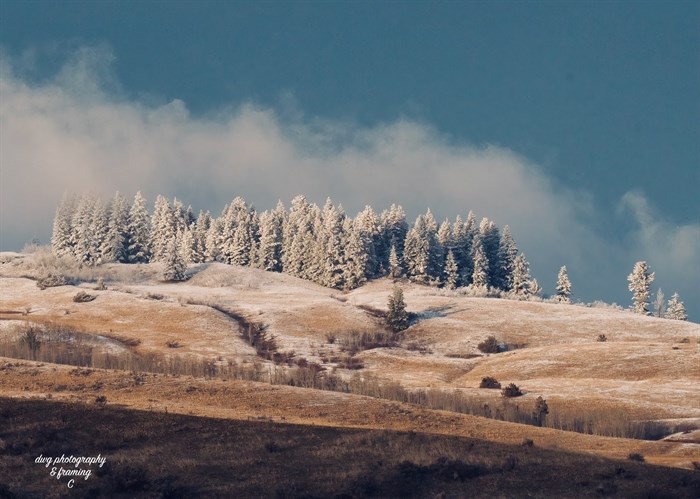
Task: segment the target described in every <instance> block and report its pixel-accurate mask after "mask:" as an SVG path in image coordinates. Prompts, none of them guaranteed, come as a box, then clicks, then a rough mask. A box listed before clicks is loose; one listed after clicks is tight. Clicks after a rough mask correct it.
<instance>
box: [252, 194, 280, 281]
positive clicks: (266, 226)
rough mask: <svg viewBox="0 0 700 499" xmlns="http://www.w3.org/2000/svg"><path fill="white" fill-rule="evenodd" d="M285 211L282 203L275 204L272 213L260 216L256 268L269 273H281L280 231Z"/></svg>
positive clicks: (264, 213)
mask: <svg viewBox="0 0 700 499" xmlns="http://www.w3.org/2000/svg"><path fill="white" fill-rule="evenodd" d="M284 218H285V209H284V205H282V202H281V201H280V202H278V203H277V208H275V210H274V211H269V212H268V211H266V212H263V213H262V214H261V215H260V248H259V251H258V266H259V267H260V268H261V269H263V270H267V271H270V272H281V271H282V229H283V227H284Z"/></svg>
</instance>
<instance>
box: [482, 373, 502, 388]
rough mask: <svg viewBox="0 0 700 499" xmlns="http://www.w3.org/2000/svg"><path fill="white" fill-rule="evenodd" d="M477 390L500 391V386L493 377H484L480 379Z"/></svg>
mask: <svg viewBox="0 0 700 499" xmlns="http://www.w3.org/2000/svg"><path fill="white" fill-rule="evenodd" d="M479 388H492V389H497V390H500V388H501V384H500V383H499V382H498V380H497V379H496V378H494V377H493V376H486V377H485V378H482V379H481V383H480V384H479Z"/></svg>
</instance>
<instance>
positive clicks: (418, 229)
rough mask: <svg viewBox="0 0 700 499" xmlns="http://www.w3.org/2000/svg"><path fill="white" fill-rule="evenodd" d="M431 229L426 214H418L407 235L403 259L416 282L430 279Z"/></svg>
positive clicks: (425, 281)
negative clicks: (426, 220) (427, 224)
mask: <svg viewBox="0 0 700 499" xmlns="http://www.w3.org/2000/svg"><path fill="white" fill-rule="evenodd" d="M428 231H429V229H428V228H427V227H426V222H425V216H424V215H418V218H416V222H415V223H414V224H413V227H411V229H410V230H409V231H408V234H407V235H406V242H405V244H404V254H403V261H404V264H405V265H406V273H407V275H408V277H409V278H410V279H412V280H414V281H416V282H420V283H423V284H427V283H428V282H429V280H430V275H429V270H430V242H429V240H428V238H429V235H428Z"/></svg>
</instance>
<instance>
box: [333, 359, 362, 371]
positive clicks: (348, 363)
mask: <svg viewBox="0 0 700 499" xmlns="http://www.w3.org/2000/svg"><path fill="white" fill-rule="evenodd" d="M338 367H339V368H341V369H351V370H357V369H363V368H364V367H365V364H364V363H363V362H362V360H361V359H358V358H357V357H354V356H352V355H346V356H345V357H341V358H340V359H339V360H338Z"/></svg>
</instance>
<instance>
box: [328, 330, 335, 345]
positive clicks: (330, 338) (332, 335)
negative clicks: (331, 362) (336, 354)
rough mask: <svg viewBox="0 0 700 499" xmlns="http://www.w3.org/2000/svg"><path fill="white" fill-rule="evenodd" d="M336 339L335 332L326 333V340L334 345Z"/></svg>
mask: <svg viewBox="0 0 700 499" xmlns="http://www.w3.org/2000/svg"><path fill="white" fill-rule="evenodd" d="M335 340H336V335H335V333H326V341H327V342H328V343H329V344H330V345H332V344H333V343H335Z"/></svg>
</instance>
